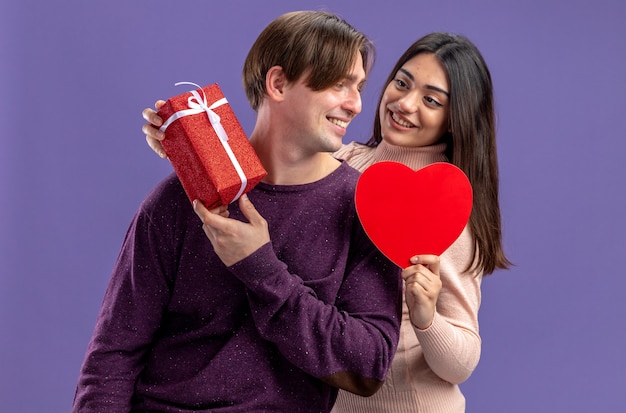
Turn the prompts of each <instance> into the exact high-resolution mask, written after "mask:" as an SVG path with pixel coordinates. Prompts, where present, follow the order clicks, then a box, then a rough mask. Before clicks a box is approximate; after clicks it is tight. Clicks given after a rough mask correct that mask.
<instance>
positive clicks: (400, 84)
mask: <svg viewBox="0 0 626 413" xmlns="http://www.w3.org/2000/svg"><path fill="white" fill-rule="evenodd" d="M395 82H396V86H398V87H399V88H403V89H406V88H407V86H408V85H407V84H406V83H405V82H404V80H402V79H395Z"/></svg>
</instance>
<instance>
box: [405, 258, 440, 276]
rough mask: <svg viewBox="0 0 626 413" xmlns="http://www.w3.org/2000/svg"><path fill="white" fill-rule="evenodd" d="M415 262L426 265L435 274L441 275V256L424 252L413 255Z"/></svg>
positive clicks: (412, 260) (412, 259)
mask: <svg viewBox="0 0 626 413" xmlns="http://www.w3.org/2000/svg"><path fill="white" fill-rule="evenodd" d="M411 262H412V263H413V264H418V265H424V266H426V267H427V268H428V269H429V270H430V271H431V272H432V273H433V274H435V275H436V276H439V262H440V259H439V256H438V255H432V254H422V255H416V256H414V257H411Z"/></svg>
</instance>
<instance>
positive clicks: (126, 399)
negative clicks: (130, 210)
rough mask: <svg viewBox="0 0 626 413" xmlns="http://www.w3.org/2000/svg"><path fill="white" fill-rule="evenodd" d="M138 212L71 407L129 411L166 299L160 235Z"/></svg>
mask: <svg viewBox="0 0 626 413" xmlns="http://www.w3.org/2000/svg"><path fill="white" fill-rule="evenodd" d="M149 221H150V219H149V217H148V216H147V214H145V213H144V212H143V211H139V212H138V213H137V214H136V216H135V217H134V219H133V221H132V223H131V225H130V227H129V229H128V232H127V234H126V237H125V240H124V243H123V245H122V249H121V252H120V255H119V257H118V259H117V262H116V265H115V267H114V269H113V273H112V275H111V278H110V281H109V284H108V287H107V290H106V292H105V295H104V300H103V303H102V306H101V309H100V313H99V315H98V319H97V322H96V327H95V331H94V334H93V336H92V339H91V341H90V343H89V345H88V348H87V354H86V357H85V360H84V362H83V366H82V369H81V373H80V377H79V381H78V385H77V389H76V395H75V399H74V406H73V411H75V412H78V411H80V412H81V413H85V412H104V411H106V412H128V411H130V409H131V398H132V395H133V392H134V386H135V381H136V380H137V377H138V375H139V373H140V372H141V370H142V368H143V366H144V363H145V361H144V360H145V353H146V350H147V348H148V346H149V344H150V342H151V340H152V337H153V334H154V332H155V331H156V330H157V328H158V326H159V322H160V320H161V316H162V314H163V311H164V309H165V307H166V306H167V302H168V300H169V291H170V290H169V287H168V283H167V282H166V281H165V277H164V276H163V274H164V273H165V270H164V262H165V260H163V258H164V257H163V254H162V251H163V238H159V237H158V236H157V234H156V233H155V230H154V227H153V226H152V225H150V222H149Z"/></svg>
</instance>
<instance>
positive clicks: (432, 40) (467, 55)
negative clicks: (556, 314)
mask: <svg viewBox="0 0 626 413" xmlns="http://www.w3.org/2000/svg"><path fill="white" fill-rule="evenodd" d="M421 53H432V54H433V55H435V56H436V58H437V59H438V60H439V62H440V63H441V65H442V66H443V67H444V69H445V70H446V72H447V75H448V80H449V82H450V99H449V102H450V114H449V121H450V125H449V126H450V131H451V132H447V133H446V134H445V135H444V136H442V138H441V141H444V142H446V143H447V146H446V156H447V158H448V160H449V161H450V162H451V163H452V164H454V165H456V166H458V167H459V168H460V169H461V170H462V171H463V172H465V174H466V175H467V177H468V178H469V180H470V182H471V184H472V190H473V196H474V202H473V208H472V214H471V216H470V220H469V227H470V230H471V232H472V236H473V237H474V260H473V262H472V264H471V265H470V268H468V270H470V269H478V270H482V271H483V273H484V274H485V275H487V274H491V273H492V272H494V271H495V270H496V269H506V268H508V267H509V266H510V265H511V263H510V261H509V260H508V259H507V258H506V256H505V254H504V251H503V248H502V229H501V222H500V206H499V201H498V159H497V153H496V125H495V123H496V120H495V118H496V116H495V105H494V98H493V84H492V81H491V74H490V72H489V68H488V67H487V64H486V63H485V61H484V59H483V57H482V55H481V53H480V51H479V50H478V49H477V48H476V46H474V44H473V43H472V42H471V41H469V40H468V39H467V38H465V37H463V36H460V35H455V34H450V33H431V34H428V35H426V36H424V37H422V38H421V39H419V40H418V41H417V42H415V43H413V44H412V45H411V46H410V47H409V48H408V49H407V50H406V51H405V52H404V54H403V55H402V56H401V57H400V59H399V60H398V62H397V63H396V65H395V67H394V68H393V70H392V71H391V73H390V75H389V77H388V78H387V81H386V82H385V87H383V91H382V93H381V95H380V99H379V100H378V106H377V108H378V107H380V102H381V101H382V98H383V94H384V92H385V89H386V86H387V85H389V83H390V82H391V81H392V80H393V79H394V78H395V76H396V73H397V72H398V70H399V69H400V68H401V67H402V66H403V65H404V64H405V63H406V62H407V61H408V60H410V59H411V58H413V57H415V56H416V55H418V54H421ZM381 140H382V134H381V126H380V112H379V111H378V110H376V116H375V119H374V129H373V135H372V137H371V138H370V140H369V141H368V142H367V145H368V146H377V145H378V144H379V143H380V141H381ZM476 251H478V254H476Z"/></svg>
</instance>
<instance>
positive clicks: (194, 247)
mask: <svg viewBox="0 0 626 413" xmlns="http://www.w3.org/2000/svg"><path fill="white" fill-rule="evenodd" d="M357 178H358V172H357V171H356V170H354V169H352V168H351V167H349V166H348V165H347V164H345V163H344V164H342V165H341V166H340V167H339V168H338V169H337V170H336V171H334V172H333V173H332V174H331V175H329V176H328V177H326V178H324V179H322V180H320V181H318V182H314V183H311V184H306V185H296V186H272V185H267V184H264V183H261V184H259V185H257V187H256V188H255V189H254V190H252V191H251V192H250V193H249V194H248V196H249V198H250V200H251V201H252V203H253V205H254V206H255V207H256V209H257V210H258V211H259V213H260V214H261V215H262V216H263V217H264V218H265V219H266V220H267V221H268V225H269V230H270V237H271V243H268V244H265V245H264V246H263V247H261V248H259V249H258V250H257V251H256V252H254V253H253V254H252V255H251V256H249V257H248V258H246V259H244V260H242V261H240V262H238V263H236V264H235V265H233V266H232V267H228V268H227V267H225V266H224V264H223V263H222V262H221V261H220V259H219V258H218V256H217V255H216V254H215V253H214V252H213V248H212V246H211V243H210V242H209V240H208V239H207V237H206V235H205V234H204V232H203V230H202V223H201V221H200V219H199V218H198V217H197V216H196V214H195V213H194V212H193V209H192V208H191V205H190V203H189V200H188V199H187V197H186V195H185V193H184V191H183V188H182V186H181V184H180V181H179V180H178V179H177V178H176V176H175V175H171V176H170V177H168V178H167V179H165V180H164V181H163V182H161V183H160V184H159V185H158V186H157V187H156V188H155V189H154V190H153V191H152V193H151V194H150V195H149V196H148V197H147V198H146V200H145V201H144V202H143V204H142V205H141V207H140V209H139V211H138V212H137V214H136V215H135V217H134V219H133V221H132V223H131V225H130V228H129V229H128V232H127V235H126V238H125V241H124V244H123V246H122V250H121V253H120V255H119V258H118V260H117V263H116V265H115V268H114V271H113V274H112V277H111V280H110V282H109V286H108V288H107V290H106V293H105V296H104V302H103V304H102V308H101V311H100V314H99V316H98V320H97V324H96V327H95V332H94V335H93V338H92V340H91V342H90V343H89V347H88V350H87V355H86V358H85V361H84V364H83V367H82V370H81V375H80V379H79V383H78V387H77V392H76V398H75V401H74V412H79V411H80V412H128V411H137V412H139V411H141V412H144V411H150V412H154V411H159V412H188V411H200V412H208V411H211V412H256V411H277V412H278V411H280V412H328V411H330V409H331V408H332V405H333V403H334V400H335V398H336V395H337V389H336V388H335V387H332V386H330V385H328V384H326V383H325V382H324V381H323V380H320V379H324V378H326V377H328V376H330V375H332V374H334V373H338V372H345V373H347V374H348V375H350V377H363V378H367V379H374V380H380V381H382V380H383V379H384V378H385V375H386V373H387V370H388V369H389V367H390V365H391V360H392V358H393V355H394V352H395V349H396V345H397V340H398V330H399V323H400V318H399V310H400V308H399V303H400V302H401V296H400V294H401V288H402V287H401V279H400V277H399V273H398V270H397V269H396V267H395V266H394V265H393V264H392V263H390V262H389V261H388V260H387V259H386V258H384V257H383V256H382V255H381V254H380V253H379V252H378V251H377V250H376V248H375V247H374V246H373V245H372V244H371V242H370V241H369V239H368V238H367V237H366V235H365V234H364V232H363V230H362V228H361V226H360V224H359V222H358V218H357V216H356V213H355V207H354V187H355V183H356V180H357ZM229 210H230V216H231V217H232V218H237V219H240V220H245V218H243V215H242V214H241V212H240V211H239V208H238V206H237V203H236V202H235V203H233V204H231V205H230V206H229ZM381 213H388V211H381Z"/></svg>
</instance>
